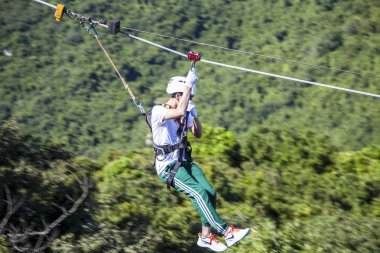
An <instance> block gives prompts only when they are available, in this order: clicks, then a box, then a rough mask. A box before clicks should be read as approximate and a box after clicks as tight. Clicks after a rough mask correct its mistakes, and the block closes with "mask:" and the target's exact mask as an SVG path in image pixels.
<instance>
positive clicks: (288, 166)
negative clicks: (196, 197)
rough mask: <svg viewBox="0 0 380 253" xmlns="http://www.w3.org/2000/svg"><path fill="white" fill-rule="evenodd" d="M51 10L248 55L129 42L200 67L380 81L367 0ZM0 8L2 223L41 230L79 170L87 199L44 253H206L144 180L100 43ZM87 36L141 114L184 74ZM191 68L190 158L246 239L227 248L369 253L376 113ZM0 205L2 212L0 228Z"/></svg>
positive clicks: (141, 134) (8, 4)
mask: <svg viewBox="0 0 380 253" xmlns="http://www.w3.org/2000/svg"><path fill="white" fill-rule="evenodd" d="M65 3H66V4H67V5H68V6H69V8H71V9H72V10H74V11H76V12H78V13H83V14H86V15H91V16H93V17H95V18H100V17H101V18H103V17H104V18H106V19H108V20H112V19H121V22H122V26H126V27H133V28H136V29H141V30H149V31H152V32H157V33H162V34H166V35H169V36H175V37H181V38H187V39H194V40H197V41H201V42H205V43H212V44H215V45H220V46H224V47H230V48H234V49H241V50H246V51H251V52H255V53H256V55H252V54H243V53H237V52H231V51H222V50H220V49H218V48H212V47H206V46H204V45H196V44H192V43H187V42H184V41H178V40H172V39H168V38H164V37H158V36H154V35H152V34H143V33H137V32H133V31H130V32H131V33H132V34H136V35H137V36H141V37H144V38H146V39H148V40H152V41H154V42H156V43H159V44H162V45H165V46H168V47H170V48H173V49H176V50H178V51H180V52H187V51H189V50H194V51H199V52H201V53H202V57H203V58H204V59H208V60H213V61H218V62H223V63H228V64H232V65H237V66H243V67H248V68H253V69H256V70H260V71H267V72H272V73H276V74H281V75H288V76H292V77H299V78H303V79H308V80H312V81H317V82H321V83H326V84H332V85H337V86H341V87H346V88H353V89H358V90H363V91H368V92H373V93H378V79H377V78H370V77H368V76H361V75H357V74H356V75H355V74H350V73H348V72H343V71H338V70H337V69H342V70H345V71H354V72H360V73H363V74H365V75H373V76H377V75H378V73H380V69H379V67H380V57H379V55H380V51H379V47H378V45H379V44H380V34H379V33H380V25H379V24H380V23H379V22H378V21H379V13H380V6H379V4H378V3H377V2H376V1H361V0H350V1H335V0H316V1H299V0H286V1H285V0H284V1H262V0H254V1H225V0H215V1H186V0H181V1H172V0H170V1H140V0H132V1H128V3H127V4H126V3H125V2H122V1H116V0H112V1H100V0H93V1H91V2H89V1H75V0H69V1H66V2H65ZM1 7H2V8H1V9H0V15H1V17H2V19H1V20H0V25H1V26H2V29H1V30H0V37H1V38H4V39H3V40H1V41H0V48H1V49H8V50H11V51H12V53H13V55H12V56H6V55H5V54H4V55H2V56H0V84H1V85H0V87H1V88H0V97H1V100H0V120H8V121H6V122H2V124H1V126H0V184H1V190H0V199H1V200H6V196H5V195H6V193H5V191H4V190H3V187H4V184H7V185H8V186H9V189H10V191H11V194H12V197H13V199H14V200H19V199H20V198H21V197H22V196H23V195H24V194H26V193H27V201H26V203H25V205H23V206H22V208H20V209H19V210H18V211H17V212H16V213H15V214H14V215H13V216H12V217H11V219H10V223H12V224H13V225H14V226H16V227H20V228H22V227H25V226H26V227H28V226H31V225H34V228H35V229H37V230H41V229H43V224H42V223H41V216H43V217H44V218H45V221H47V222H50V221H52V220H53V219H54V218H56V217H57V216H59V215H60V214H61V209H59V208H57V206H70V204H71V203H72V202H70V201H69V200H68V199H67V198H66V195H69V196H71V198H75V197H76V196H78V195H79V194H80V189H79V187H78V186H77V183H76V182H75V180H74V179H73V177H72V176H71V175H70V174H68V173H67V171H68V170H71V171H74V172H75V173H76V174H78V175H84V174H87V175H89V177H90V175H91V185H90V187H91V188H90V195H89V196H88V198H87V199H86V202H85V203H84V204H83V206H81V208H80V209H79V210H78V211H77V212H76V213H74V214H73V215H71V216H70V218H68V219H67V220H65V221H64V222H63V223H62V224H61V226H60V228H59V233H58V238H56V239H54V240H53V243H52V246H51V247H50V249H48V251H47V252H55V251H56V252H91V253H93V252H95V253H97V252H99V253H101V252H206V251H204V250H202V249H199V248H198V247H197V246H196V245H195V241H196V236H195V235H196V234H197V233H198V232H199V230H200V226H199V220H198V219H199V217H198V215H197V213H196V212H195V210H194V208H193V207H192V206H191V204H190V202H189V201H188V200H186V199H185V198H184V197H183V196H181V195H178V194H177V193H175V192H171V193H168V192H167V191H166V190H165V185H164V184H163V183H162V182H161V181H160V180H159V179H158V177H157V175H156V174H155V169H154V168H151V165H152V162H153V153H152V149H151V147H149V148H147V147H146V146H145V144H144V143H145V140H146V139H147V134H148V132H149V130H148V128H147V126H146V124H145V122H144V119H143V117H139V111H138V110H137V109H136V108H135V107H134V105H133V103H132V102H131V100H130V98H129V96H128V94H127V93H126V92H125V91H123V89H122V84H121V83H120V81H119V79H118V77H117V76H116V74H115V73H114V72H113V70H112V68H111V66H110V65H109V63H108V62H107V59H106V58H105V56H104V55H103V54H102V53H101V51H100V49H99V48H98V46H97V43H96V42H95V41H94V40H92V39H91V38H90V37H89V36H88V35H87V34H86V32H85V30H84V28H78V24H77V23H75V22H72V21H71V20H70V19H68V18H67V17H66V16H65V17H64V19H63V22H60V23H55V21H54V18H53V11H52V10H51V9H50V8H47V7H45V6H42V5H38V4H36V3H34V2H33V1H28V2H25V1H8V0H6V1H1ZM173 13H175V15H173ZM24 14H25V15H24ZM98 31H99V33H100V39H101V41H102V42H103V44H104V45H105V47H106V49H107V50H108V51H109V53H110V55H111V57H112V58H113V60H114V62H115V64H116V66H118V68H119V70H120V71H121V74H122V75H123V76H125V77H126V79H127V81H128V82H129V84H130V87H131V88H132V89H133V90H134V92H135V95H137V96H138V97H139V98H140V99H141V100H142V101H143V103H144V106H145V107H146V108H147V106H146V105H149V104H151V103H154V102H155V101H157V100H165V99H166V97H163V96H166V95H165V94H164V90H165V86H166V83H167V80H169V78H170V77H171V76H175V75H185V74H186V71H187V69H188V67H189V65H188V64H189V63H188V62H187V61H180V60H179V58H178V57H174V56H173V55H172V54H169V53H163V51H161V50H160V49H157V48H155V47H152V46H149V45H146V44H144V43H141V42H139V41H135V40H131V39H129V38H127V37H124V36H122V35H121V34H119V35H117V36H111V35H109V34H108V32H107V31H106V30H103V29H101V28H100V27H99V29H98ZM260 55H261V56H260ZM263 55H265V56H274V57H276V58H287V59H291V60H294V61H302V62H305V63H307V64H309V65H302V64H296V63H294V62H291V61H282V60H275V59H274V58H273V57H272V58H271V57H263ZM316 64H318V65H323V66H328V67H331V68H334V69H335V70H331V69H330V70H329V69H326V68H315V67H312V66H311V65H316ZM197 69H198V74H199V83H198V84H197V87H198V94H197V95H196V96H195V98H194V101H195V103H196V104H197V111H198V114H199V117H200V119H201V120H202V123H203V126H204V129H203V130H204V133H203V137H202V138H201V139H195V138H191V139H190V140H191V143H192V146H193V155H194V158H195V161H196V162H197V163H198V164H199V165H200V166H201V167H202V169H203V170H204V172H205V174H206V176H207V177H208V178H209V180H210V182H211V183H212V185H213V186H214V188H215V189H216V190H217V192H218V212H219V213H220V215H221V216H222V217H223V218H224V219H225V220H226V221H227V222H229V223H234V224H237V225H240V226H246V227H254V228H255V229H256V232H255V233H252V234H251V235H250V236H249V237H247V238H246V239H244V240H243V241H242V242H241V243H240V244H239V245H237V246H234V249H233V250H234V251H235V252H260V253H261V252H262V253H264V252H265V253H266V252H310V253H311V252H342V253H343V252H344V253H346V252H364V253H366V252H379V251H380V245H379V243H378V238H379V232H378V231H380V229H379V226H380V224H379V219H380V188H379V185H380V174H379V173H380V148H379V145H380V132H379V127H378V126H379V125H380V117H378V115H380V106H379V104H378V100H377V99H373V98H369V97H365V96H360V95H354V94H345V93H343V92H341V91H333V90H330V89H326V88H319V87H309V86H306V85H300V84H297V83H294V82H289V81H284V80H280V79H275V78H268V77H265V76H262V75H253V74H248V73H244V72H239V71H236V70H231V69H225V68H221V67H215V66H210V65H206V64H203V63H202V62H200V63H199V64H198V63H197ZM10 119H12V120H10ZM16 122H17V123H16ZM62 146H64V148H63V147H62ZM66 150H67V151H66ZM88 157H90V158H88ZM91 158H92V159H93V158H96V159H97V160H96V161H94V160H92V159H91ZM6 210H7V202H6V201H0V217H1V218H3V217H4V214H5V213H6ZM7 229H8V230H7V231H8V232H9V226H8V227H7ZM6 240H8V238H7V237H6V236H5V237H4V236H0V251H5V252H7V249H6V247H9V246H10V245H9V244H8V245H7V244H6ZM31 243H33V241H31Z"/></svg>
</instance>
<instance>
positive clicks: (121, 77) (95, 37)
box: [86, 25, 145, 115]
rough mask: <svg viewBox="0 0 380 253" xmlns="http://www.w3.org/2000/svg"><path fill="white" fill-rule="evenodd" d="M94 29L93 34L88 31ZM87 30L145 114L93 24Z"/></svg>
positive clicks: (141, 110) (134, 101)
mask: <svg viewBox="0 0 380 253" xmlns="http://www.w3.org/2000/svg"><path fill="white" fill-rule="evenodd" d="M91 29H92V30H94V32H95V34H96V35H95V36H93V35H92V34H91V33H90V30H91ZM86 30H87V32H88V33H89V34H90V35H91V36H92V37H93V38H94V39H96V41H97V42H98V44H99V46H100V48H101V49H102V50H103V52H104V54H105V55H106V56H107V59H108V60H109V62H110V63H111V65H112V67H113V68H114V70H115V71H116V73H117V75H118V76H119V78H120V80H121V82H122V83H123V85H124V88H125V89H126V90H127V91H128V93H129V95H130V96H131V98H132V100H133V103H134V104H135V105H136V107H137V108H138V109H139V110H140V112H141V113H142V114H144V115H145V110H144V107H143V106H142V104H141V101H140V100H139V99H138V98H137V97H136V96H135V95H134V94H133V92H132V90H131V89H130V88H129V85H128V83H127V81H126V80H125V79H124V77H123V76H122V75H121V74H120V72H119V70H118V69H117V67H116V66H115V64H114V63H113V61H112V59H111V57H110V56H109V54H108V52H107V50H106V49H105V48H104V46H103V45H102V43H101V42H100V40H99V37H98V33H97V31H96V30H95V28H94V26H93V25H90V26H89V27H88V28H87V29H86Z"/></svg>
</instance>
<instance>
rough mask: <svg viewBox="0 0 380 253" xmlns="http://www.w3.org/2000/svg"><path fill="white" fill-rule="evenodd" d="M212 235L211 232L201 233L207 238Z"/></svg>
mask: <svg viewBox="0 0 380 253" xmlns="http://www.w3.org/2000/svg"><path fill="white" fill-rule="evenodd" d="M210 235H211V233H207V234H203V233H202V234H201V236H202V238H207V237H209V236H210Z"/></svg>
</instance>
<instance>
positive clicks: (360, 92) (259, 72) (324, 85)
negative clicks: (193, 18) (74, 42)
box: [121, 31, 380, 98]
mask: <svg viewBox="0 0 380 253" xmlns="http://www.w3.org/2000/svg"><path fill="white" fill-rule="evenodd" d="M121 33H122V34H125V35H127V36H129V37H132V38H136V39H138V40H140V41H143V42H145V43H147V44H150V45H152V46H156V47H159V48H161V49H164V50H167V51H169V52H172V53H175V54H178V55H180V56H183V57H186V58H187V55H185V54H182V53H180V52H178V51H175V50H173V49H170V48H167V47H164V46H161V45H159V44H156V43H153V42H151V41H148V40H145V39H141V38H139V37H136V36H133V35H131V34H129V33H126V32H123V31H121ZM200 62H204V63H208V64H212V65H216V66H221V67H226V68H231V69H237V70H242V71H246V72H251V73H255V74H260V75H266V76H270V77H276V78H281V79H285V80H290V81H294V82H300V83H306V84H311V85H316V86H320V87H325V88H330V89H335V90H341V91H346V92H351V93H357V94H361V95H366V96H372V97H377V98H380V95H377V94H372V93H369V92H364V91H358V90H353V89H348V88H342V87H337V86H333V85H328V84H323V83H317V82H311V81H307V80H302V79H298V78H294V77H288V76H282V75H277V74H272V73H268V72H263V71H258V70H253V69H248V68H243V67H238V66H234V65H230V64H224V63H219V62H215V61H208V60H205V59H202V60H201V61H200Z"/></svg>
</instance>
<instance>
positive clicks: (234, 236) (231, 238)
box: [224, 225, 250, 247]
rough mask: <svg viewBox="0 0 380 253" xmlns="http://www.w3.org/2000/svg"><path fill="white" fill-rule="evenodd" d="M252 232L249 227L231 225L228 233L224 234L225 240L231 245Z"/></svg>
mask: <svg viewBox="0 0 380 253" xmlns="http://www.w3.org/2000/svg"><path fill="white" fill-rule="evenodd" d="M249 232H250V229H249V228H244V229H238V228H235V227H234V226H232V225H230V227H229V228H228V230H227V233H226V234H225V235H224V240H226V243H227V246H228V247H231V246H232V245H234V244H235V243H237V242H238V241H240V240H241V239H243V238H244V237H245V236H246V235H248V233H249Z"/></svg>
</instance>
